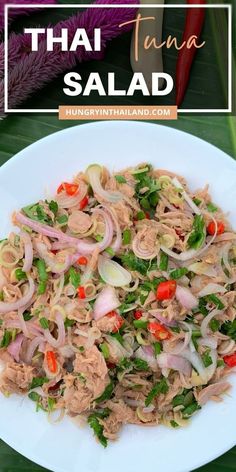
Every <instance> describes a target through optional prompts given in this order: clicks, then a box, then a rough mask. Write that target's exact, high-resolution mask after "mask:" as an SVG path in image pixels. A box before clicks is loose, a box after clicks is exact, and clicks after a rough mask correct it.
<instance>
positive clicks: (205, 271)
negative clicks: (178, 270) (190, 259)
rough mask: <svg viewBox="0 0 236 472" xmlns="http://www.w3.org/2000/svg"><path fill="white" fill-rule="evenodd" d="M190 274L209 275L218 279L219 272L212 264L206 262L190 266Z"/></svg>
mask: <svg viewBox="0 0 236 472" xmlns="http://www.w3.org/2000/svg"><path fill="white" fill-rule="evenodd" d="M188 270H189V271H190V272H194V274H197V275H207V276H208V277H217V270H216V269H215V267H213V266H212V265H210V264H206V263H205V262H194V263H193V264H190V265H189V266H188Z"/></svg>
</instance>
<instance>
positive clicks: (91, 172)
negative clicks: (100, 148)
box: [86, 164, 123, 203]
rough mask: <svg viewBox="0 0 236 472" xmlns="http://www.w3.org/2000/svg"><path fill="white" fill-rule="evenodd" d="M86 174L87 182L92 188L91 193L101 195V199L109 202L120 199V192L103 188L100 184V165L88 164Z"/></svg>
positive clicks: (121, 196)
mask: <svg viewBox="0 0 236 472" xmlns="http://www.w3.org/2000/svg"><path fill="white" fill-rule="evenodd" d="M86 174H87V177H88V180H89V183H90V185H91V187H92V189H93V193H94V194H95V195H96V196H98V197H101V199H102V200H105V201H106V202H110V203H116V202H119V201H120V200H122V198H123V195H122V194H121V193H120V192H117V191H116V192H114V191H108V190H105V189H104V188H103V187H102V185H101V175H102V167H101V166H99V165H98V164H92V165H90V166H89V167H88V168H87V170H86Z"/></svg>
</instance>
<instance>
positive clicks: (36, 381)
mask: <svg viewBox="0 0 236 472" xmlns="http://www.w3.org/2000/svg"><path fill="white" fill-rule="evenodd" d="M47 382H49V379H48V378H47V377H33V380H32V382H31V385H30V390H32V389H33V388H37V387H42V385H44V384H45V383H47Z"/></svg>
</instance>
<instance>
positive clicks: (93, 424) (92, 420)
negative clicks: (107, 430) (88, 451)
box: [88, 409, 109, 447]
mask: <svg viewBox="0 0 236 472" xmlns="http://www.w3.org/2000/svg"><path fill="white" fill-rule="evenodd" d="M107 416H109V411H107V409H105V410H104V413H103V412H102V413H101V412H96V413H92V414H91V415H89V417H88V424H89V426H90V428H92V429H93V432H94V434H95V436H97V438H98V440H99V442H100V443H101V444H102V446H104V447H107V438H105V436H104V434H103V431H104V427H103V426H102V425H101V424H100V423H99V419H104V418H106V417H107Z"/></svg>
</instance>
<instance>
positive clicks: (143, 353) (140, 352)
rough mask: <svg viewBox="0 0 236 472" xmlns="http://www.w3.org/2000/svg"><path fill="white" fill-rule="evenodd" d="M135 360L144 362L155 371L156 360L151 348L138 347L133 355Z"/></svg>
mask: <svg viewBox="0 0 236 472" xmlns="http://www.w3.org/2000/svg"><path fill="white" fill-rule="evenodd" d="M134 357H135V358H136V359H142V360H143V361H146V362H147V363H148V365H149V367H151V369H152V370H154V371H156V370H157V360H156V357H155V355H154V350H153V347H152V346H140V347H139V348H138V349H137V351H135V353H134Z"/></svg>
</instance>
